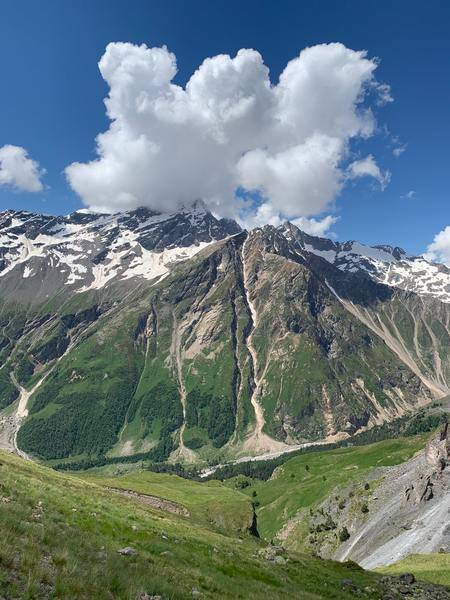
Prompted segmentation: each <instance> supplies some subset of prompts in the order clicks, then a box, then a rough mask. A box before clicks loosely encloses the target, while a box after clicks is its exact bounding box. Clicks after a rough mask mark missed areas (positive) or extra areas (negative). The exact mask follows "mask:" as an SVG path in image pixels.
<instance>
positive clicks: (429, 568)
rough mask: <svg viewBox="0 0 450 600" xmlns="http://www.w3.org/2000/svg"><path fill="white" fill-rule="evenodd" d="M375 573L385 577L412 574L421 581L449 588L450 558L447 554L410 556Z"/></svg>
mask: <svg viewBox="0 0 450 600" xmlns="http://www.w3.org/2000/svg"><path fill="white" fill-rule="evenodd" d="M377 571H378V572H379V573H385V574H387V575H399V574H400V573H413V574H414V575H415V576H416V577H417V578H418V579H422V580H423V581H429V582H430V583H439V584H441V585H449V586H450V556H449V555H448V554H411V555H410V556H407V557H406V558H404V559H403V560H400V561H399V562H396V563H394V564H393V565H389V566H388V567H380V568H379V569H377Z"/></svg>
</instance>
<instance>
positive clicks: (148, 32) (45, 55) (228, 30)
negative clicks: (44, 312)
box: [0, 0, 450, 253]
mask: <svg viewBox="0 0 450 600" xmlns="http://www.w3.org/2000/svg"><path fill="white" fill-rule="evenodd" d="M449 31H450V3H448V2H446V1H436V0H435V1H429V2H427V3H424V2H416V1H411V0H410V1H408V2H406V1H405V2H403V1H401V0H397V1H396V2H391V1H389V2H387V1H386V2H385V1H379V2H376V3H375V2H371V3H361V2H355V1H344V0H341V1H340V2H320V3H319V2H301V3H299V2H297V1H293V2H291V1H288V0H284V1H281V2H278V3H274V2H272V1H268V2H266V1H263V0H259V1H249V0H244V1H243V0H241V1H239V2H235V1H233V0H227V1H226V2H225V1H218V0H212V1H211V0H210V1H200V0H196V1H191V2H187V1H184V2H183V1H178V2H175V1H171V0H165V1H163V2H159V1H155V0H154V1H151V2H149V1H142V2H141V1H136V0H134V1H127V2H125V1H117V0H108V1H102V0H96V1H95V2H92V1H86V2H85V1H82V0H78V1H77V2H61V1H60V0H47V1H40V2H36V1H23V0H3V1H2V19H1V22H0V52H1V56H2V75H1V81H2V93H1V94H0V147H1V146H3V145H4V144H13V145H17V146H21V147H24V148H26V150H27V151H28V152H29V155H30V156H31V157H32V158H33V159H34V160H36V161H38V162H39V164H40V165H41V166H42V167H43V168H45V169H46V175H45V177H44V178H43V183H44V185H45V189H44V190H43V191H39V192H34V193H26V192H20V191H13V190H11V188H10V187H8V186H7V185H3V186H0V209H5V208H14V209H28V210H36V211H42V212H47V213H59V214H66V213H69V212H71V211H72V210H75V209H77V208H79V207H81V206H82V202H81V200H80V199H79V198H78V196H77V195H76V194H75V193H74V192H73V191H72V190H71V188H70V186H69V185H68V184H67V182H66V179H65V177H64V173H63V171H64V169H65V167H66V166H67V165H69V164H70V163H72V162H74V161H80V162H88V161H90V160H93V159H94V158H95V137H96V135H97V134H98V133H99V132H102V131H105V130H106V129H107V128H108V126H109V120H108V118H107V117H106V115H105V107H104V104H103V99H104V98H105V96H106V95H107V93H108V86H107V84H106V83H105V81H104V80H103V79H102V77H101V75H100V73H99V70H98V66H97V63H98V60H99V59H100V57H101V56H102V54H103V53H104V51H105V47H106V45H107V44H108V43H109V42H112V41H113V42H116V41H123V42H131V43H133V44H141V43H145V44H147V45H148V46H161V45H163V44H165V45H167V46H168V48H169V49H170V51H172V52H173V53H174V54H175V55H176V56H177V64H178V73H177V75H176V77H175V82H176V83H178V84H180V85H184V84H185V83H186V81H187V80H188V79H189V78H190V76H191V75H192V73H193V72H194V71H195V70H196V69H197V68H198V66H199V65H200V64H201V62H202V61H203V60H204V59H205V58H206V57H210V56H214V55H216V54H220V53H227V54H230V55H232V56H234V54H235V53H236V52H237V51H238V50H239V49H240V48H254V49H256V50H258V51H259V52H260V53H261V54H262V56H263V58H264V62H265V64H266V65H267V66H268V67H269V69H270V77H271V80H272V82H274V83H276V81H277V79H278V76H279V74H280V72H281V71H282V70H283V69H284V67H285V65H286V63H287V62H288V61H289V60H291V59H293V58H294V57H296V56H298V54H299V52H300V51H301V50H302V49H303V48H305V47H307V46H312V45H315V44H321V43H328V42H341V43H342V44H344V45H345V46H347V48H351V49H353V50H367V52H368V56H369V57H370V58H373V57H378V58H379V60H380V64H379V67H378V68H377V71H376V77H377V79H378V80H379V81H381V82H384V83H387V84H388V85H389V86H390V87H391V94H392V96H393V98H394V102H390V103H388V104H386V105H385V106H383V107H382V108H379V110H378V109H377V108H376V107H375V110H376V119H377V125H378V133H377V135H374V136H372V137H371V138H370V140H367V141H360V142H357V144H360V145H361V146H363V147H364V148H363V149H362V155H367V154H373V155H374V156H375V157H376V160H377V164H378V165H379V166H380V168H381V169H382V170H383V171H386V170H388V171H390V173H391V180H390V183H389V184H388V185H387V186H386V187H385V189H384V191H382V190H381V188H380V185H379V184H378V183H377V182H375V181H372V180H371V179H369V178H366V177H364V178H358V179H355V180H353V181H351V182H349V184H348V185H346V186H345V187H344V189H343V190H342V192H341V193H340V194H339V195H338V197H337V199H336V202H335V209H334V211H332V214H334V215H335V216H338V217H339V220H338V221H337V222H336V223H335V225H334V226H333V231H334V232H335V234H336V235H337V237H338V238H339V239H342V240H343V239H354V238H358V239H360V240H361V241H363V242H366V243H372V244H374V243H391V244H398V245H401V246H403V247H404V248H405V249H406V250H407V251H408V252H410V253H420V252H423V251H424V250H425V249H426V247H427V245H428V244H430V243H431V241H432V240H433V237H434V236H435V235H436V234H437V233H438V232H439V231H441V230H443V229H444V228H445V227H446V226H447V225H449V224H450V209H449V197H448V190H449V188H450V185H449V184H450V164H449V151H448V140H449V139H450V115H449V107H450V64H449V63H450V36H449V34H448V32H449ZM387 132H389V133H387ZM400 146H405V147H406V149H405V151H404V152H403V153H402V154H401V155H400V156H398V157H396V156H394V154H393V148H394V147H400ZM411 191H413V192H414V193H413V194H409V195H410V196H411V197H408V192H411ZM329 213H330V211H329V210H328V211H327V214H329Z"/></svg>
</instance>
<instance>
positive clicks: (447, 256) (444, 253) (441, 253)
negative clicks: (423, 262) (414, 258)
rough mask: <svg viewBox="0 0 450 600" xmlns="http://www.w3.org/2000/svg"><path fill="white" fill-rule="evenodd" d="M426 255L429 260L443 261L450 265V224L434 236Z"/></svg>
mask: <svg viewBox="0 0 450 600" xmlns="http://www.w3.org/2000/svg"><path fill="white" fill-rule="evenodd" d="M424 256H425V258H426V259H427V260H429V261H433V262H441V263H444V264H445V265H447V266H448V267H450V225H447V227H445V228H444V229H443V230H442V231H440V232H439V233H438V234H436V235H435V236H434V239H433V241H432V243H431V244H430V245H429V246H428V248H427V251H426V253H425V254H424Z"/></svg>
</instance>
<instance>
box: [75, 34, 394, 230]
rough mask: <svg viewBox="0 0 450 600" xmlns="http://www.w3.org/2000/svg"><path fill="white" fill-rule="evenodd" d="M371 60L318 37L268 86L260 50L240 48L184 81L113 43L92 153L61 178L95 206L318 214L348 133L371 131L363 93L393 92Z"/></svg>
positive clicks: (168, 60) (163, 58)
mask: <svg viewBox="0 0 450 600" xmlns="http://www.w3.org/2000/svg"><path fill="white" fill-rule="evenodd" d="M376 66H377V64H376V61H375V60H370V59H369V58H368V57H367V55H366V53H365V52H355V51H353V50H350V49H348V48H346V47H345V46H344V45H342V44H338V43H336V44H323V45H319V46H314V47H311V48H306V49H305V50H303V51H302V52H301V53H300V55H299V56H298V57H297V58H295V59H294V60H292V61H290V62H289V63H288V65H287V66H286V68H285V69H284V71H283V72H282V73H281V75H280V78H279V82H278V83H277V84H276V85H272V83H271V81H270V78H269V71H268V69H267V67H266V66H265V65H264V63H263V60H262V57H261V55H260V54H259V53H258V52H256V51H254V50H240V51H239V52H238V53H237V55H236V56H235V57H234V58H231V57H230V56H228V55H219V56H215V57H213V58H208V59H206V60H205V61H204V62H203V63H202V64H201V65H200V67H199V68H198V69H197V71H196V72H195V73H194V74H193V75H192V77H191V78H190V80H189V81H188V83H187V84H186V86H185V87H184V88H183V87H180V86H178V85H175V84H174V83H173V78H174V77H175V75H176V72H177V66H176V59H175V56H174V55H173V54H171V53H170V52H169V51H168V50H167V48H165V47H163V48H148V47H147V46H145V45H141V46H135V45H133V44H127V43H111V44H109V45H108V46H107V48H106V51H105V54H104V55H103V57H102V58H101V60H100V63H99V68H100V72H101V74H102V76H103V78H104V79H105V81H106V82H107V83H108V85H109V87H110V92H109V95H108V98H107V99H106V100H105V104H106V109H107V114H108V117H109V118H110V119H111V124H110V127H109V129H108V131H106V132H105V133H101V134H100V135H98V136H97V154H98V158H97V159H96V160H94V161H92V162H89V163H73V164H71V165H70V166H68V167H67V169H66V175H67V178H68V181H69V182H70V185H71V186H72V188H73V189H74V190H75V191H76V192H77V193H78V194H79V195H80V197H81V198H82V199H83V201H84V202H85V204H86V205H87V206H89V207H90V208H92V209H94V210H106V211H116V210H123V209H129V208H134V207H137V206H140V205H144V206H149V207H151V208H154V209H157V210H163V211H164V210H174V209H176V208H178V207H180V206H182V205H187V204H189V203H191V202H193V201H194V200H196V199H197V198H202V199H203V200H204V201H205V202H206V204H207V205H208V206H209V207H210V208H211V209H212V210H213V211H214V212H215V213H216V214H218V215H221V216H233V217H241V220H244V221H245V222H246V223H254V222H273V223H276V222H279V221H280V219H283V218H286V217H287V218H291V219H295V218H301V217H310V216H312V215H318V214H320V213H323V212H324V211H326V210H327V209H329V208H330V207H332V205H333V202H334V200H335V198H336V197H337V195H338V194H339V192H340V191H341V189H342V187H343V185H344V184H345V182H346V180H347V173H346V169H347V163H348V162H349V158H348V157H349V147H350V143H351V141H352V139H355V138H367V137H369V136H371V135H372V134H373V133H374V130H375V125H376V124H375V119H374V116H373V113H372V111H371V109H370V106H369V104H370V99H372V101H373V103H374V104H376V103H379V102H385V101H387V97H389V99H390V96H389V94H388V92H389V90H388V88H387V86H385V85H381V84H379V83H378V82H376V80H375V78H374V71H375V69H376ZM371 160H372V162H373V165H374V166H376V167H377V165H376V162H375V160H374V159H373V157H372V158H371ZM377 168H378V167H377ZM365 174H366V175H372V176H373V177H375V178H376V179H380V176H381V175H380V174H381V171H380V170H378V172H375V171H374V172H373V173H368V172H367V173H365ZM237 190H238V193H236V191H237ZM255 197H256V198H257V199H258V201H256V202H255Z"/></svg>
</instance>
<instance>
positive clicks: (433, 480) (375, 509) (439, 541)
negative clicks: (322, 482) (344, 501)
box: [334, 425, 450, 569]
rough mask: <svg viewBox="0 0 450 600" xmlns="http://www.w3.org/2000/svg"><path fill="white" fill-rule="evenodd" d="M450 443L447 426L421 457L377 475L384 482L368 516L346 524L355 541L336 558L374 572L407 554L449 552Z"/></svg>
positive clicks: (373, 497)
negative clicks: (449, 447)
mask: <svg viewBox="0 0 450 600" xmlns="http://www.w3.org/2000/svg"><path fill="white" fill-rule="evenodd" d="M448 441H449V437H448V426H447V425H445V426H444V427H443V429H442V431H441V432H440V433H439V434H438V435H437V436H436V437H435V438H433V439H432V440H431V441H430V443H429V444H428V445H427V448H426V450H424V451H423V452H422V453H421V454H420V455H419V456H417V457H414V458H413V459H411V460H410V461H408V462H407V463H404V464H402V465H398V466H395V467H390V468H388V469H383V470H381V471H380V472H377V473H374V474H373V477H374V478H375V479H379V478H381V479H382V481H381V483H380V485H379V486H378V487H376V488H375V491H374V492H373V494H371V496H370V497H369V498H368V507H369V510H368V513H367V516H366V517H365V518H364V519H359V520H354V519H353V520H352V519H350V518H349V520H348V522H346V523H345V526H346V527H347V529H348V531H349V533H350V537H349V539H348V540H346V541H344V543H342V544H341V545H340V546H339V548H338V549H337V551H336V552H335V554H334V558H337V559H338V560H347V559H352V560H354V561H356V562H358V563H359V564H360V565H361V566H362V567H364V568H369V569H372V568H375V567H378V566H381V565H387V564H391V563H393V562H396V561H398V560H400V559H402V558H404V557H405V556H407V555H408V554H428V553H432V552H440V551H445V552H449V551H450V531H449V528H448V525H447V523H448V512H449V510H450V469H447V468H446V466H447V460H448V456H449V455H448ZM339 525H342V524H339Z"/></svg>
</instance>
